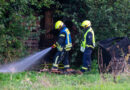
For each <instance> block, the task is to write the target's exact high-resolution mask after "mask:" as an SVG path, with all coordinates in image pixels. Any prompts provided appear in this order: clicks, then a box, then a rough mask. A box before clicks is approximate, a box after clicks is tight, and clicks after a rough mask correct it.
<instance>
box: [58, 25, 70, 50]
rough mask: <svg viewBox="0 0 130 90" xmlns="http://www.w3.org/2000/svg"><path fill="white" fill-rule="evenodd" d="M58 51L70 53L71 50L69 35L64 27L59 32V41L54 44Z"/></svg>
mask: <svg viewBox="0 0 130 90" xmlns="http://www.w3.org/2000/svg"><path fill="white" fill-rule="evenodd" d="M56 46H57V49H58V51H62V50H65V51H70V50H71V48H72V41H71V34H70V31H69V29H68V28H66V27H65V26H64V27H63V28H62V29H61V30H60V33H59V39H58V41H57V42H56Z"/></svg>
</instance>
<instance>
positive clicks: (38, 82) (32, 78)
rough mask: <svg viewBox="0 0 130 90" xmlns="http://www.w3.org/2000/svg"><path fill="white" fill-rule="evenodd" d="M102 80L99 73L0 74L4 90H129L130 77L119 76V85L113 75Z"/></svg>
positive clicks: (0, 84) (0, 81) (107, 75)
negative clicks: (114, 80)
mask: <svg viewBox="0 0 130 90" xmlns="http://www.w3.org/2000/svg"><path fill="white" fill-rule="evenodd" d="M105 77H106V79H105V80H104V79H102V78H101V77H100V75H99V74H98V73H95V74H92V73H89V74H87V73H86V74H84V75H56V74H50V73H37V72H22V73H15V74H0V88H1V89H2V90H8V89H11V90H18V89H20V90H21V89H22V90H28V89H29V90H30V89H38V90H59V89H61V90H66V89H67V90H129V88H130V86H129V84H130V80H129V78H130V77H129V76H128V75H125V74H122V75H120V76H118V79H117V83H114V82H113V78H112V77H111V75H109V74H106V75H105Z"/></svg>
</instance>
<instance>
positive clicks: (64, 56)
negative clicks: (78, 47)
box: [53, 51, 70, 69]
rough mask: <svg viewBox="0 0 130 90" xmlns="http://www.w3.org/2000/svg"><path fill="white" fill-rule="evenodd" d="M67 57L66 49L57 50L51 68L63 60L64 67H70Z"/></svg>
mask: <svg viewBox="0 0 130 90" xmlns="http://www.w3.org/2000/svg"><path fill="white" fill-rule="evenodd" d="M68 57H69V52H68V51H58V52H57V53H56V55H55V56H54V63H53V68H58V64H59V63H60V62H61V61H62V60H63V64H64V68H65V69H68V68H69V67H70V66H69V60H68Z"/></svg>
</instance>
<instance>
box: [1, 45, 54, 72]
mask: <svg viewBox="0 0 130 90" xmlns="http://www.w3.org/2000/svg"><path fill="white" fill-rule="evenodd" d="M52 48H53V47H49V48H47V49H44V50H42V51H40V52H37V53H35V54H32V55H30V56H28V57H26V58H23V59H20V60H18V61H17V62H14V63H10V64H7V65H4V66H2V67H1V68H0V72H2V73H6V72H13V73H14V72H22V71H24V70H26V69H27V68H29V67H30V66H31V65H33V64H35V63H36V62H38V61H39V60H40V59H41V58H42V57H44V56H45V55H46V54H47V53H48V52H49V51H50V50H51V49H52Z"/></svg>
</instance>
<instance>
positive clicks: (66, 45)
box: [52, 20, 72, 71]
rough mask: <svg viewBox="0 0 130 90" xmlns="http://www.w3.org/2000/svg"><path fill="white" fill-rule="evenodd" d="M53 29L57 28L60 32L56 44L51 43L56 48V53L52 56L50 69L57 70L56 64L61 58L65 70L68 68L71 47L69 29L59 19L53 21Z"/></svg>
mask: <svg viewBox="0 0 130 90" xmlns="http://www.w3.org/2000/svg"><path fill="white" fill-rule="evenodd" d="M55 29H56V30H59V31H60V33H59V37H58V41H57V42H56V44H54V45H53V47H56V48H57V53H56V55H55V56H54V60H53V61H54V62H53V67H52V71H57V70H58V64H59V63H60V62H61V61H62V60H63V64H64V69H65V70H67V69H69V68H70V65H69V60H68V57H69V51H70V50H71V48H72V42H71V35H70V31H69V29H68V28H67V27H66V26H65V24H64V23H63V22H62V21H60V20H59V21H57V22H56V23H55Z"/></svg>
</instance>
